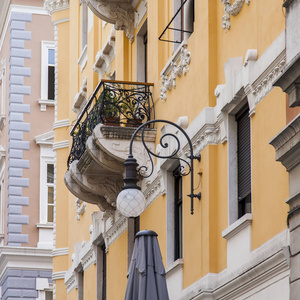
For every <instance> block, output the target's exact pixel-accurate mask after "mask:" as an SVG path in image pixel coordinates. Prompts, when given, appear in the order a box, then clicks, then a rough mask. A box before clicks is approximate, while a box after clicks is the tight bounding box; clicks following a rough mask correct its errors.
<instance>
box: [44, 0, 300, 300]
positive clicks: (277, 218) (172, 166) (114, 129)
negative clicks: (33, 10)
mask: <svg viewBox="0 0 300 300" xmlns="http://www.w3.org/2000/svg"><path fill="white" fill-rule="evenodd" d="M44 3H45V7H46V9H47V10H48V12H49V13H50V14H51V17H52V23H53V25H54V32H55V54H56V55H55V58H56V60H55V80H56V84H55V86H56V90H55V93H54V95H55V123H54V146H53V148H54V150H55V164H54V170H55V172H54V178H55V179H54V182H55V183H56V184H55V186H54V207H55V208H54V224H55V225H54V247H55V248H54V250H53V276H52V279H53V285H54V298H55V299H59V300H61V299H69V300H71V299H80V300H83V299H102V300H103V299H109V300H116V299H124V295H125V290H126V283H127V270H128V266H129V263H130V260H131V255H132V251H133V245H134V236H135V234H136V232H138V231H139V230H143V229H149V230H150V229H151V230H154V231H155V232H157V234H158V241H159V244H160V248H161V253H162V258H163V262H164V265H165V268H166V280H167V286H168V291H169V297H170V299H172V300H177V299H182V300H183V299H185V300H186V299H223V300H224V299H230V300H232V299H272V300H273V299H275V300H276V299H278V300H283V299H297V295H299V282H300V281H299V280H298V279H299V271H298V270H299V265H298V253H299V251H298V248H299V247H298V245H299V240H298V238H297V232H298V228H299V227H298V225H299V221H298V219H299V217H297V216H298V215H297V214H298V211H299V210H298V204H297V203H298V196H297V195H298V191H299V188H298V185H299V184H298V183H299V172H298V157H300V156H299V155H298V140H299V139H298V134H299V126H298V125H297V124H298V122H299V121H298V119H299V116H298V113H299V109H298V108H297V106H298V105H299V95H298V85H299V72H298V69H299V68H298V60H299V59H298V58H299V47H298V46H299V41H300V34H299V30H298V27H299V26H297V24H298V23H297V22H299V20H298V18H297V16H299V9H300V1H299V0H287V1H284V3H283V1H281V0H265V1H255V0H246V1H244V0H235V1H229V0H221V1H212V0H205V1H204V0H203V1H202V0H201V1H196V0H185V1H181V0H163V1H162V0H151V1H146V0H140V1H137V0H127V1H121V0H114V1H105V0H81V1H78V0H57V1H52V0H45V1H44ZM274 20H276V22H275V21H274ZM286 93H287V94H288V96H287V95H286ZM294 117H295V119H294ZM153 120H168V121H171V122H173V123H175V124H176V125H177V126H178V127H175V129H174V127H173V126H172V125H171V124H169V123H168V122H157V123H154V122H153V123H151V122H150V123H149V124H152V125H153V126H148V127H146V128H145V130H144V131H143V132H142V133H141V134H138V135H137V136H136V139H135V140H134V142H133V148H132V149H130V148H129V144H130V139H131V137H132V135H133V134H134V132H135V130H136V128H137V127H138V126H140V125H141V124H143V123H145V122H147V121H153ZM290 122H291V123H290ZM147 124H148V123H147ZM178 128H180V130H179V129H178ZM181 130H184V131H185V132H186V134H187V135H188V137H189V139H190V140H191V146H192V148H189V143H188V142H187V140H186V139H185V138H184V136H182V134H181V133H182V131H181ZM162 136H164V138H163V139H161V137H162ZM270 144H271V145H270ZM272 146H274V147H272ZM274 148H275V151H274ZM146 149H148V151H147V150H146ZM191 149H192V151H193V153H194V155H195V156H197V157H198V156H199V155H200V154H201V160H200V159H199V160H197V161H196V160H195V161H194V169H193V170H192V171H193V175H194V185H193V186H192V193H195V194H197V195H198V196H199V197H195V198H194V199H193V197H192V200H193V201H192V206H191V201H190V200H191V199H190V197H189V196H190V195H188V194H189V193H190V190H189V189H190V181H189V178H188V176H184V175H185V174H186V173H185V172H187V173H188V166H187V165H186V164H185V163H184V161H187V160H188V159H189V156H190V155H191V153H190V152H192V151H191ZM131 150H132V151H133V154H134V156H135V158H136V159H137V162H138V164H139V166H145V167H144V168H141V169H139V171H140V175H141V176H140V179H141V180H140V181H139V186H140V188H141V191H142V193H143V194H144V196H145V198H146V201H147V203H146V207H145V209H143V211H142V213H140V215H139V216H137V217H135V218H127V217H125V216H124V215H122V214H121V212H120V211H119V210H118V209H117V203H116V199H117V196H118V194H119V192H120V191H121V189H122V185H123V183H122V178H123V175H124V165H123V164H124V161H125V159H126V157H127V156H128V153H129V152H130V151H131ZM149 151H151V152H152V153H154V154H157V155H160V156H163V157H164V158H163V159H160V158H154V159H152V160H151V158H150V157H149V155H148V154H149ZM275 152H276V157H275ZM174 153H175V154H176V155H175V157H174V156H172V155H173V154H174ZM171 156H172V159H171V158H170V157H171ZM198 158H200V157H198ZM276 160H278V161H281V162H282V164H281V163H279V162H278V161H276ZM152 167H153V169H151V168H152ZM286 170H288V172H287V171H286ZM148 172H150V173H148ZM200 195H201V197H200ZM286 200H287V203H288V204H289V205H290V207H289V205H288V204H287V203H286ZM191 212H192V214H191ZM287 218H288V226H287V222H286V221H287Z"/></svg>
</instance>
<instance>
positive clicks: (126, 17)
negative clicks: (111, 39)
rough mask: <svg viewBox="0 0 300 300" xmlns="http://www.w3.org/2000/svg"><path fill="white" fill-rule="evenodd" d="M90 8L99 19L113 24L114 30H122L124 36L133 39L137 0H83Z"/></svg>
mask: <svg viewBox="0 0 300 300" xmlns="http://www.w3.org/2000/svg"><path fill="white" fill-rule="evenodd" d="M85 2H86V3H87V5H88V6H89V8H90V10H91V11H92V12H93V13H94V14H95V15H96V16H97V17H98V18H100V19H101V20H103V21H105V22H108V23H112V24H114V25H115V29H116V30H124V31H125V33H126V36H127V37H128V38H129V39H130V40H131V42H133V40H134V12H135V10H134V9H135V6H136V5H137V3H138V1H137V0H85Z"/></svg>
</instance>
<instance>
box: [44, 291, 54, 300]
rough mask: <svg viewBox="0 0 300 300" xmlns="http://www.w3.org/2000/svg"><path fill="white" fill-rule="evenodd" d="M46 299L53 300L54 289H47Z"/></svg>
mask: <svg viewBox="0 0 300 300" xmlns="http://www.w3.org/2000/svg"><path fill="white" fill-rule="evenodd" d="M45 298H46V299H45V300H53V292H52V291H46V297H45Z"/></svg>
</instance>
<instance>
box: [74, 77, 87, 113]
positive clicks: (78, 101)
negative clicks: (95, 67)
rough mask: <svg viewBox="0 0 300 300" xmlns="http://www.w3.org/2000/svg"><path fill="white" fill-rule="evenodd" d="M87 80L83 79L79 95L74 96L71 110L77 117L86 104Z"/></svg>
mask: <svg viewBox="0 0 300 300" xmlns="http://www.w3.org/2000/svg"><path fill="white" fill-rule="evenodd" d="M86 92H87V78H86V77H84V79H83V83H82V86H81V88H80V91H79V93H77V94H76V95H75V98H74V103H73V106H72V110H73V111H74V112H75V113H76V114H77V115H79V114H80V113H81V111H82V109H83V107H84V105H85V104H86V102H87V100H86V99H87V93H86Z"/></svg>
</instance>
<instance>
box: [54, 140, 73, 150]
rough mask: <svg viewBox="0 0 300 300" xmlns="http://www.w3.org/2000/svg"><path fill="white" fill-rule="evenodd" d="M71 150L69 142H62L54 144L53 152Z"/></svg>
mask: <svg viewBox="0 0 300 300" xmlns="http://www.w3.org/2000/svg"><path fill="white" fill-rule="evenodd" d="M63 148H69V141H61V142H56V143H53V151H56V150H58V149H63Z"/></svg>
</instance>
